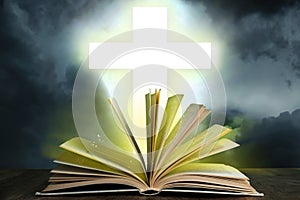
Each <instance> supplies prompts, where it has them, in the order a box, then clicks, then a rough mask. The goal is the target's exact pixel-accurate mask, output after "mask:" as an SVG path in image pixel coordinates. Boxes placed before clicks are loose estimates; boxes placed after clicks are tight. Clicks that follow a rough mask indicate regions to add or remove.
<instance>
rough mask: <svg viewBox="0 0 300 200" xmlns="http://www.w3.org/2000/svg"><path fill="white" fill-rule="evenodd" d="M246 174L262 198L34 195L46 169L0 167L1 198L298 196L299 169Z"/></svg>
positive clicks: (166, 197) (162, 198)
mask: <svg viewBox="0 0 300 200" xmlns="http://www.w3.org/2000/svg"><path fill="white" fill-rule="evenodd" d="M241 171H243V172H244V173H245V174H247V175H248V176H249V177H250V179H251V183H252V185H253V186H254V187H255V188H256V189H257V190H258V191H260V192H263V193H264V194H265V196H264V197H233V196H224V195H223V196H222V195H202V194H201V195H200V194H183V193H179V194H178V193H176V194H174V193H161V194H159V195H158V196H141V195H139V194H138V193H121V194H109V195H107V194H101V195H99V194H98V195H88V196H87V195H80V196H78V195H77V196H58V197H35V196H34V193H35V192H36V191H41V190H42V189H43V188H44V187H45V186H46V185H47V180H48V178H49V170H29V169H27V170H17V169H7V170H4V169H3V170H0V200H6V199H7V200H9V199H12V200H14V199H26V200H27V199H37V200H46V199H47V200H49V199H51V200H58V199H60V200H62V199H80V200H83V199H84V200H87V199H106V200H107V199H134V200H137V199H139V200H140V199H142V200H145V199H147V200H148V199H159V200H170V199H172V200H173V199H178V200H179V199H180V200H181V199H182V200H183V199H185V200H186V199H227V200H228V199H234V200H255V199H272V200H277V199H289V200H296V199H300V169H242V170H241Z"/></svg>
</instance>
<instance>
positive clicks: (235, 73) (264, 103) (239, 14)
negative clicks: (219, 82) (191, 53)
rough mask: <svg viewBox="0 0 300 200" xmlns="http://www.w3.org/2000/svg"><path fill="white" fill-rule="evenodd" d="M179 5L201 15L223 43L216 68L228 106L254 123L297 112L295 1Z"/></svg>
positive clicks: (299, 12)
mask: <svg viewBox="0 0 300 200" xmlns="http://www.w3.org/2000/svg"><path fill="white" fill-rule="evenodd" d="M185 2H187V3H189V4H190V5H191V6H190V7H191V9H193V10H194V12H197V11H198V12H203V10H204V12H206V13H207V15H208V19H211V20H210V21H211V22H210V23H211V24H210V26H209V27H212V28H211V30H209V31H211V32H213V33H215V34H216V35H217V37H218V40H219V41H221V42H223V46H222V53H221V54H223V55H222V56H223V57H222V58H221V62H219V63H220V64H219V65H220V66H219V69H220V71H221V74H222V77H223V80H224V82H225V86H226V93H227V98H228V107H232V108H235V109H238V110H241V111H243V112H244V113H245V115H248V116H249V115H251V116H252V117H256V118H262V117H266V116H272V115H276V114H278V113H279V112H281V111H283V110H289V111H292V110H295V109H297V108H299V107H300V101H299V92H298V91H299V89H300V76H299V70H300V54H299V53H298V52H299V42H300V21H299V18H300V3H299V2H298V1H185ZM203 7H204V9H203ZM196 21H197V20H196ZM207 21H209V20H207ZM198 23H199V24H200V23H201V19H199V20H198ZM203 31H205V30H203ZM212 40H213V39H212ZM214 42H215V41H212V44H213V45H214ZM216 43H217V42H216ZM287 80H288V81H287ZM254 108H255V109H254Z"/></svg>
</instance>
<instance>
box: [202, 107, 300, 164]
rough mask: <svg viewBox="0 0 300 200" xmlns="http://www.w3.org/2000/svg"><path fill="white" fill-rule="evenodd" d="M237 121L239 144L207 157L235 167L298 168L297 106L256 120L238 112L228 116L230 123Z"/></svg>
mask: <svg viewBox="0 0 300 200" xmlns="http://www.w3.org/2000/svg"><path fill="white" fill-rule="evenodd" d="M236 121H239V122H240V125H239V126H240V127H241V128H240V130H239V131H238V132H239V133H238V135H237V137H236V141H237V143H239V144H240V145H241V146H240V147H239V148H236V149H234V150H231V151H230V152H226V153H223V154H219V155H216V156H214V157H212V158H208V159H207V161H211V162H223V163H227V164H230V165H234V166H237V167H274V166H276V167H298V166H299V165H300V149H299V141H300V124H299V121H300V109H297V110H295V111H293V112H291V113H290V112H282V113H281V114H280V115H279V116H277V117H268V118H264V119H262V120H259V121H253V120H250V119H245V118H244V117H243V115H241V113H240V112H239V111H234V112H233V113H232V115H230V116H228V118H227V122H228V124H229V125H231V126H233V127H234V126H235V125H236Z"/></svg>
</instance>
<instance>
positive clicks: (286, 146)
mask: <svg viewBox="0 0 300 200" xmlns="http://www.w3.org/2000/svg"><path fill="white" fill-rule="evenodd" d="M131 3H132V2H131ZM166 3H167V5H171V4H176V5H177V9H179V10H181V11H182V13H185V17H186V26H187V27H189V28H190V29H191V30H194V31H196V32H197V31H198V32H199V31H200V32H201V31H202V32H207V33H212V34H207V35H213V36H214V38H218V40H219V41H222V55H223V56H222V59H221V62H220V63H218V65H219V66H218V67H219V68H220V72H221V74H222V77H223V79H224V83H225V87H226V92H227V98H228V105H227V106H228V113H227V118H226V124H227V125H229V126H231V127H233V128H235V127H241V128H240V131H239V134H238V135H237V137H236V140H237V141H238V142H239V143H240V144H241V147H240V148H238V149H235V150H233V151H230V152H227V153H225V154H224V155H219V156H215V158H214V159H217V160H220V159H221V160H224V159H225V160H227V162H229V163H230V164H232V165H234V166H237V167H300V148H299V144H300V109H299V108H300V95H299V92H300V3H299V2H297V1H276V0H275V1H258V0H253V1H250V0H246V1H239V0H237V1H233V0H229V1H228V0H226V1H212V0H207V1H205V0H203V1H179V0H178V1H166ZM128 4H129V1H82V0H76V1H75V0H73V1H58V0H52V1H33V0H25V1H21V0H20V1H14V0H2V1H0V125H1V126H0V127H1V128H0V131H1V133H0V136H1V138H0V158H1V161H0V167H1V168H7V167H9V168H50V167H52V165H53V164H52V162H51V160H52V158H53V157H55V154H56V150H55V149H56V147H57V146H58V145H59V144H60V143H61V142H63V141H64V140H66V139H68V138H70V137H72V136H76V131H75V128H74V124H73V119H72V113H71V93H72V86H73V81H74V79H75V76H76V72H77V69H78V68H79V66H80V63H81V61H82V60H83V59H84V53H83V52H85V56H86V52H87V45H88V42H95V40H94V38H93V34H95V32H96V31H99V34H102V35H103V34H106V35H110V34H113V35H115V33H114V30H115V29H116V27H118V24H119V23H120V22H121V21H122V20H124V19H120V16H119V15H118V13H119V12H121V11H122V9H127V8H128ZM132 4H134V5H139V6H143V4H142V3H137V2H135V1H134V2H133V3H132ZM180 18H183V15H180V14H178V16H177V18H176V20H179V21H180ZM183 21H184V20H183ZM178 23H180V22H178ZM91 35H92V36H91ZM88 37H90V38H91V39H89V38H88ZM214 38H210V40H211V41H212V42H213V43H214ZM96 42H97V41H96ZM227 156H229V157H227Z"/></svg>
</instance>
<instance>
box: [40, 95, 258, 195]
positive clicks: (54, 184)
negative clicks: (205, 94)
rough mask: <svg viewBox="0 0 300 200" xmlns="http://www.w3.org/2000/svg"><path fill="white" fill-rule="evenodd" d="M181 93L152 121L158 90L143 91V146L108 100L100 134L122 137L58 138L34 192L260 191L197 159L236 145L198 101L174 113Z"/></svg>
mask: <svg viewBox="0 0 300 200" xmlns="http://www.w3.org/2000/svg"><path fill="white" fill-rule="evenodd" d="M182 98H183V95H179V94H178V95H174V96H171V97H169V98H168V100H167V103H166V105H165V109H164V111H163V113H162V115H160V116H161V117H160V118H161V120H158V119H159V115H158V112H159V100H160V91H159V90H155V92H154V93H151V92H149V93H148V94H146V95H145V108H146V110H145V114H146V117H145V124H146V127H145V135H146V137H145V138H146V141H145V145H146V147H145V148H142V147H141V145H140V143H139V141H138V140H139V138H138V137H136V134H135V133H133V132H132V130H133V129H132V130H131V128H132V127H130V124H129V123H128V122H127V120H126V117H125V115H124V113H123V112H122V110H121V109H120V107H119V105H118V103H117V101H116V100H115V99H109V101H108V103H107V104H108V106H109V107H110V110H109V113H110V114H111V115H110V114H106V117H104V118H102V119H100V122H99V123H100V125H101V126H102V129H103V130H104V131H106V132H111V133H106V134H117V136H116V137H119V138H122V140H121V141H117V140H115V141H117V142H115V143H114V145H115V146H114V147H113V146H110V145H107V144H108V143H109V142H107V141H106V142H102V143H101V142H99V141H95V140H93V139H90V138H89V139H88V138H80V137H76V138H73V139H70V140H68V141H67V142H65V143H63V144H62V145H61V146H60V147H61V148H62V149H63V153H62V154H61V155H60V156H59V157H58V158H57V159H56V160H55V161H54V162H55V163H57V164H58V166H57V168H55V169H53V170H52V171H51V174H52V176H51V177H50V178H49V185H48V186H47V187H46V188H45V189H44V190H43V191H41V192H37V193H36V195H68V194H84V193H89V194H90V193H106V192H133V191H136V192H139V193H140V194H144V195H155V194H158V193H160V192H163V191H168V192H193V193H211V194H229V195H249V196H262V195H263V194H262V193H259V192H257V191H256V190H255V189H254V188H253V187H252V186H251V185H250V183H249V179H248V177H246V176H245V175H244V174H242V173H241V172H240V171H238V170H237V169H235V168H233V167H231V166H228V165H224V164H216V163H203V162H201V159H203V158H206V157H208V156H211V155H214V154H217V153H221V152H224V151H227V150H230V149H232V148H235V147H237V146H239V145H238V144H237V143H235V142H233V141H231V140H229V139H226V137H224V136H225V135H226V134H228V133H229V132H230V131H231V129H229V128H227V127H224V126H221V125H217V124H215V125H212V126H209V117H208V116H210V110H208V109H206V107H205V106H203V105H200V104H191V105H190V106H188V107H187V108H186V110H185V111H184V112H183V114H182V115H181V117H176V116H178V112H179V111H178V110H179V107H180V104H181V101H182ZM161 106H162V105H161ZM101 120H102V122H101ZM105 120H106V121H105ZM112 120H114V122H111V121H112ZM103 121H104V122H103ZM101 123H102V124H101ZM96 135H97V133H96ZM118 145H119V147H118Z"/></svg>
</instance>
